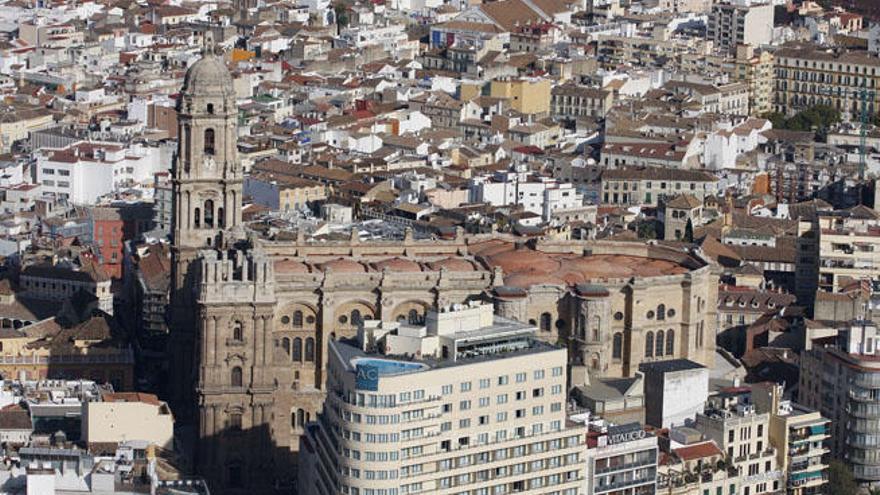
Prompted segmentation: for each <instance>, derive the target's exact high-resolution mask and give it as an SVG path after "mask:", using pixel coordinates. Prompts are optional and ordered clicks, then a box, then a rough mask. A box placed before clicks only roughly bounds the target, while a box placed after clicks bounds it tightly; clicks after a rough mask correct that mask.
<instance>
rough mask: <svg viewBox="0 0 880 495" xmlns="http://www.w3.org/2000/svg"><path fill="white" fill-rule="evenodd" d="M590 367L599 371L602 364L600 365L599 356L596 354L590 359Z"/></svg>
mask: <svg viewBox="0 0 880 495" xmlns="http://www.w3.org/2000/svg"><path fill="white" fill-rule="evenodd" d="M590 367H591V368H593V369H594V370H596V371H599V367H600V363H599V355H598V354H596V353H595V352H594V353H593V356H592V357H591V358H590Z"/></svg>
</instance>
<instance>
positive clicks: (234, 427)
mask: <svg viewBox="0 0 880 495" xmlns="http://www.w3.org/2000/svg"><path fill="white" fill-rule="evenodd" d="M229 429H230V430H231V431H241V413H238V412H234V413H231V414H230V415H229Z"/></svg>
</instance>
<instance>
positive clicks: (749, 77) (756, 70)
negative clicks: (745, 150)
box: [733, 45, 776, 116]
mask: <svg viewBox="0 0 880 495" xmlns="http://www.w3.org/2000/svg"><path fill="white" fill-rule="evenodd" d="M774 62H775V57H774V56H773V54H772V53H771V52H770V51H768V50H755V48H754V47H753V46H751V45H737V47H736V59H735V61H734V65H733V68H734V71H733V78H734V79H735V80H736V81H740V82H743V83H745V84H746V85H747V86H748V88H749V115H752V116H760V115H764V114H767V113H769V112H772V111H773V91H774V86H773V83H774V81H775V78H774V76H775V68H776V67H775V63H774Z"/></svg>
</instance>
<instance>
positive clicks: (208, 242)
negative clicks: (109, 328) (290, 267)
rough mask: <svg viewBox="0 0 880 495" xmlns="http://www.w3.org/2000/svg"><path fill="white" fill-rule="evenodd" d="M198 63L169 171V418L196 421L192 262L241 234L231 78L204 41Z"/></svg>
mask: <svg viewBox="0 0 880 495" xmlns="http://www.w3.org/2000/svg"><path fill="white" fill-rule="evenodd" d="M206 36H208V40H207V45H208V46H209V47H210V48H206V49H205V51H204V53H203V55H202V58H201V59H200V60H198V61H197V62H196V63H195V64H193V65H192V66H191V67H190V68H189V70H188V71H187V73H186V78H185V79H184V83H183V88H182V90H181V94H180V98H179V100H178V105H177V111H178V125H179V128H178V143H179V144H178V153H177V157H176V160H175V162H174V165H173V166H172V191H173V210H174V212H173V220H172V222H173V224H172V275H171V314H170V323H171V325H170V329H171V330H170V332H171V339H170V354H171V366H170V373H171V376H170V382H171V384H172V387H173V390H172V391H171V392H172V399H173V400H174V403H175V407H176V409H175V412H176V414H177V415H178V416H179V417H182V418H184V419H187V418H189V419H191V418H193V415H194V413H195V408H194V406H195V398H194V391H195V378H196V372H197V369H198V365H199V364H198V362H197V360H198V359H197V356H198V355H197V354H196V352H195V343H196V339H197V335H196V320H197V317H198V315H196V311H197V309H196V298H195V289H196V286H197V282H198V280H199V275H198V273H196V272H197V271H198V266H199V265H198V262H197V258H198V257H199V251H200V250H203V249H212V248H223V247H225V245H226V244H228V243H229V241H230V240H231V239H229V237H230V232H239V231H241V189H242V171H241V166H240V164H239V161H238V156H237V153H236V117H237V109H236V104H235V90H234V88H233V84H232V76H231V75H230V73H229V70H228V69H227V68H226V65H225V64H224V62H223V60H222V58H221V57H220V56H219V55H217V54H216V53H215V52H214V49H213V46H212V45H213V43H212V42H211V40H210V33H208V34H207V35H206Z"/></svg>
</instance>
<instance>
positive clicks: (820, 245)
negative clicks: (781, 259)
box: [796, 206, 880, 304]
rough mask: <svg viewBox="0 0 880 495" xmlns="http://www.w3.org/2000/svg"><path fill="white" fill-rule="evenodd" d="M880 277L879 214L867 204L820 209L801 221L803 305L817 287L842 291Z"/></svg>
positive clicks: (799, 287) (799, 262) (800, 286)
mask: <svg viewBox="0 0 880 495" xmlns="http://www.w3.org/2000/svg"><path fill="white" fill-rule="evenodd" d="M878 276H880V214H878V213H877V212H876V211H874V210H872V209H870V208H867V207H865V206H856V207H853V208H850V209H848V210H836V211H818V212H816V215H815V216H814V217H813V218H811V219H810V218H807V219H802V220H801V221H800V222H799V224H798V258H797V272H796V279H797V290H798V294H797V295H798V301H799V302H801V304H803V303H806V302H807V301H812V300H813V298H814V297H815V292H816V290H817V289H818V290H821V291H825V292H839V291H840V289H841V288H842V287H843V286H845V285H846V284H848V283H850V282H853V281H855V280H862V279H875V278H877V277H878Z"/></svg>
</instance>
